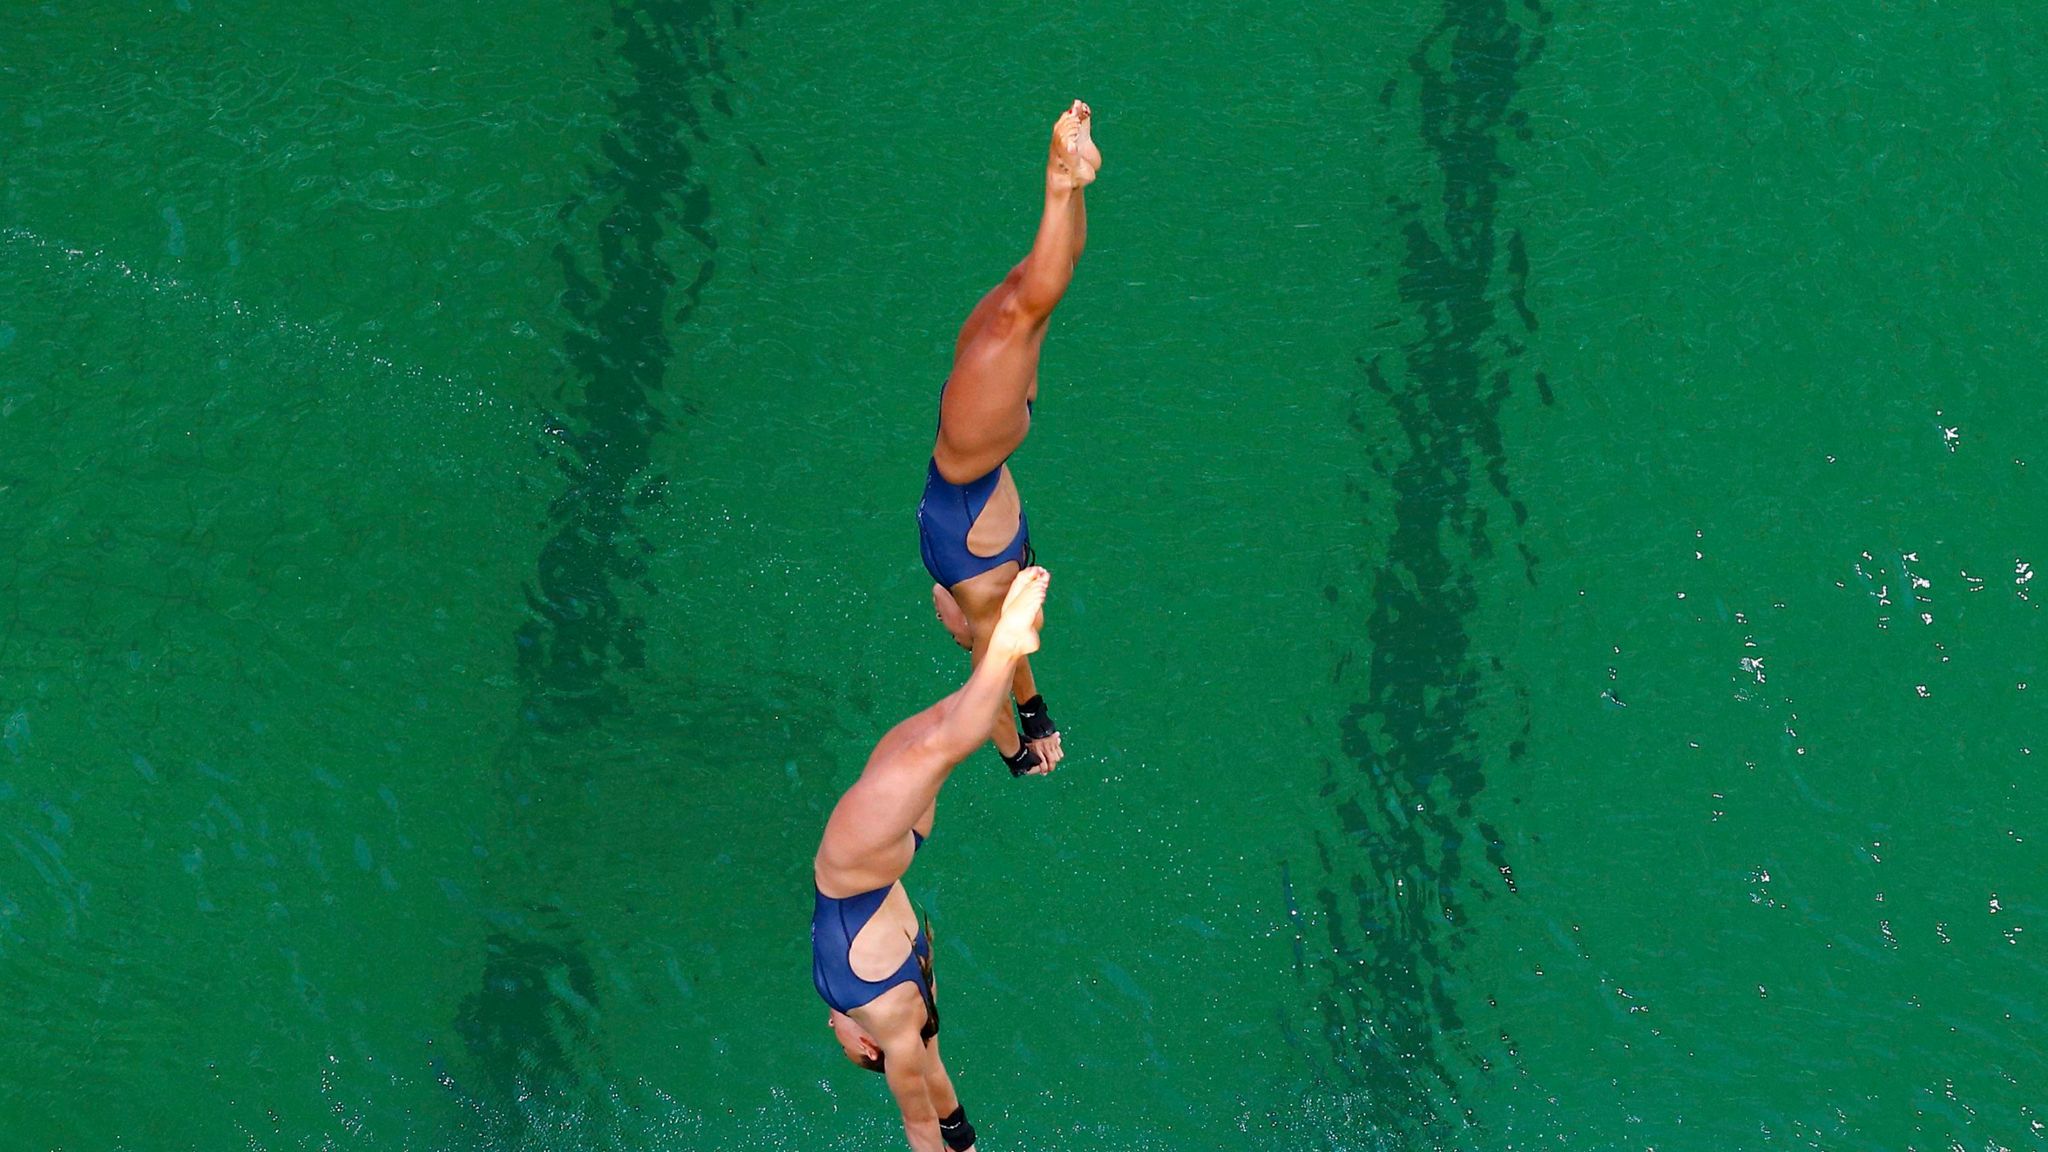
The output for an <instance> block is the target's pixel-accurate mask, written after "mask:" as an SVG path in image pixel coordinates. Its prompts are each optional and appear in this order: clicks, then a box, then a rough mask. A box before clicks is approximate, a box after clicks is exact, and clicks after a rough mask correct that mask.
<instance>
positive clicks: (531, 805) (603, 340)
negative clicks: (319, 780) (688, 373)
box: [451, 0, 743, 1148]
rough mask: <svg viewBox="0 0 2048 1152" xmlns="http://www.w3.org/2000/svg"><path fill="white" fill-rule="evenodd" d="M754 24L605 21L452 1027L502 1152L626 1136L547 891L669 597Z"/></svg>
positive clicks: (573, 946)
mask: <svg viewBox="0 0 2048 1152" xmlns="http://www.w3.org/2000/svg"><path fill="white" fill-rule="evenodd" d="M742 18H743V12H742V11H741V9H739V8H738V7H729V6H726V5H723V4H717V5H714V4H713V3H710V2H709V0H615V2H614V3H613V4H612V5H611V27H610V29H609V30H603V29H599V30H596V31H595V32H594V35H596V36H597V37H599V38H607V37H608V38H610V39H611V40H613V41H614V42H616V44H617V46H618V57H619V60H620V62H621V65H622V71H623V76H622V78H621V80H620V82H619V84H618V86H617V87H616V89H615V90H614V92H613V95H612V107H613V111H614V114H615V122H614V124H613V126H612V128H611V129H610V130H609V131H608V132H607V133H606V134H605V136H604V138H603V140H602V142H601V146H600V152H601V156H602V160H601V162H600V163H599V164H598V165H596V166H595V167H594V168H593V169H592V171H591V172H590V173H589V180H588V185H587V189H586V191H585V192H584V193H583V194H582V195H580V196H579V197H577V198H576V199H574V200H572V201H571V202H569V203H568V204H566V205H564V207H563V208H562V212H561V216H562V219H563V221H564V222H565V223H566V224H567V225H569V226H570V227H572V228H574V227H576V226H578V225H579V224H580V222H582V221H585V220H594V225H593V228H594V238H593V243H594V248H595V251H594V253H589V252H579V251H577V250H575V249H573V248H571V247H570V246H569V245H567V244H563V245H561V246H559V247H558V248H557V250H556V253H555V255H556V258H557V260H558V261H559V262H560V265H561V268H562V275H563V280H564V283H565V289H564V291H563V294H562V297H561V300H562V307H563V309H564V311H565V312H566V313H567V319H568V321H569V323H568V328H569V335H568V336H567V337H566V338H565V340H564V346H563V349H562V357H563V362H564V364H565V366H566V368H567V374H566V378H565V379H564V381H563V383H562V385H561V388H560V391H559V393H558V400H557V403H558V404H559V408H558V410H557V415H555V416H554V417H552V418H551V419H550V420H549V421H548V422H547V424H546V428H545V431H544V434H543V436H542V439H541V442H540V444H539V446H538V447H539V451H540V454H541V456H542V457H543V458H544V459H546V460H547V461H549V462H550V464H551V465H552V467H553V470H554V473H555V475H556V476H557V477H558V478H559V483H560V484H561V491H560V493H559V494H558V495H557V496H556V497H555V498H554V499H553V501H552V502H551V503H550V505H549V507H548V513H547V521H546V525H545V527H546V529H547V531H548V535H547V538H546V540H545V542H544V543H543V545H542V547H541V550H540V555H539V558H538V562H537V564H536V569H535V576H534V582H533V584H532V585H530V586H529V587H528V589H527V604H528V607H529V610H530V615H529V618H528V619H527V620H526V622H525V623H524V624H522V625H521V626H520V627H519V629H518V631H517V633H516V635H515V637H514V641H515V645H514V649H515V652H516V654H517V668H518V676H519V684H520V689H521V695H520V705H519V716H518V726H519V733H518V734H517V735H515V736H514V738H513V739H512V740H510V741H509V742H508V743H507V744H506V745H505V746H504V748H503V749H502V750H501V752H500V754H499V757H498V772H499V776H500V779H499V788H500V792H501V794H500V796H499V797H498V806H497V807H498V812H499V818H498V820H497V822H496V826H495V827H494V829H493V833H492V834H493V837H494V839H493V842H492V843H491V844H490V845H488V851H489V852H490V854H491V855H490V860H491V861H492V863H491V866H490V870H489V871H488V872H487V877H486V883H487V886H488V887H489V889H491V893H492V894H491V898H492V900H493V901H494V902H495V904H496V911H495V912H494V913H493V920H494V922H495V924H496V929H495V930H494V931H493V933H492V934H491V936H490V938H489V941H488V944H487V950H486V956H485V958H484V971H483V978H482V982H481V985H480V986H479V988H478V989H477V990H476V991H475V992H474V993H472V994H471V995H470V996H468V997H467V998H465V1000H464V1001H463V1003H462V1005H461V1008H460V1010H459V1014H458V1017H457V1020H456V1022H455V1027H456V1031H457V1033H458V1034H459V1035H460V1036H461V1037H462V1039H463V1041H464V1045H465V1047H466V1049H467V1050H468V1053H469V1056H470V1058H471V1062H472V1064H471V1067H472V1070H473V1071H472V1075H471V1079H470V1080H469V1081H467V1082H462V1083H455V1084H452V1085H451V1087H452V1089H453V1090H454V1091H455V1092H457V1093H458V1095H459V1096H460V1097H461V1098H463V1100H464V1101H465V1103H466V1106H467V1108H468V1110H469V1111H471V1112H473V1113H474V1114H476V1115H477V1116H478V1117H481V1118H482V1119H483V1126H482V1128H481V1129H479V1130H478V1132H477V1135H478V1136H479V1138H480V1139H481V1141H482V1142H483V1143H484V1144H485V1145H487V1146H490V1147H506V1146H514V1147H517V1146H522V1145H525V1144H528V1143H533V1142H538V1143H545V1144H546V1146H548V1147H551V1148H558V1147H596V1146H612V1145H614V1144H616V1142H617V1139H618V1137H619V1136H620V1133H619V1132H618V1131H616V1130H615V1129H616V1128H617V1127H618V1124H619V1109H618V1107H617V1104H616V1102H615V1101H614V1100H611V1099H610V1098H609V1097H608V1096H607V1093H609V1092H610V1090H611V1089H610V1083H609V1082H610V1077H609V1076H608V1075H607V1074H606V1071H605V1064H606V1053H605V1045H604V1040H603V1037H602V1035H601V1030H600V1021H601V1020H602V1019H603V1016H602V1011H601V1003H600V1001H601V997H600V994H599V987H600V981H599V980H598V979H597V977H596V974H595V973H594V971H593V966H592V964H591V962H590V960H589V959H588V957H587V956H586V955H585V952H584V948H583V945H582V944H581V942H580V941H579V938H578V936H577V934H576V932H575V931H574V929H573V928H572V921H573V919H574V915H573V911H572V910H565V909H561V908H558V907H556V906H554V901H555V895H556V894H555V893H552V892H550V891H547V890H546V885H547V884H549V883H553V882H558V880H552V879H550V878H551V877H555V878H558V877H561V876H563V875H571V874H573V873H574V872H575V871H576V869H575V867H574V864H575V862H576V861H577V859H578V858H579V857H581V856H582V855H583V851H582V849H581V848H580V847H579V842H580V840H581V838H582V832H583V830H582V829H581V828H579V827H578V826H577V822H576V819H575V814H576V813H578V812H580V811H581V809H580V808H579V807H578V806H577V805H576V804H574V803H567V802H564V801H565V799H566V798H568V797H570V796H572V795H573V794H574V792H575V790H576V787H577V785H578V782H579V781H580V780H582V779H583V778H584V776H585V775H586V774H587V773H589V772H591V771H595V769H593V768H591V767H590V765H591V764H592V763H593V761H594V760H595V759H596V756H595V753H594V750H595V749H597V748H598V747H599V745H601V743H602V740H603V736H602V733H603V729H604V725H605V724H606V722H607V721H610V720H613V719H615V718H618V717H621V716H623V715H625V714H626V713H627V712H628V710H629V703H630V701H629V688H630V686H631V683H632V680H631V677H632V675H633V674H634V673H635V672H636V671H637V670H639V669H641V668H642V667H643V665H644V662H645V641H644V637H643V631H644V628H645V618H644V616H643V615H642V614H641V612H639V611H638V610H637V609H636V607H635V601H636V600H639V601H642V602H644V601H645V599H647V598H651V597H654V596H657V595H658V590H657V589H656V588H655V587H654V585H653V584H652V583H651V581H650V580H649V579H648V564H647V557H648V555H649V554H650V553H651V552H652V551H653V550H654V545H653V543H652V542H651V541H650V540H649V538H648V536H647V534H646V532H645V531H644V530H643V529H642V528H641V527H640V526H639V521H640V520H642V519H644V518H645V516H646V515H647V514H648V512H649V510H650V509H652V508H654V507H655V506H657V505H659V504H660V503H661V502H662V500H663V498H664V484H665V478H664V477H662V476H660V475H658V474H655V473H654V471H653V467H652V466H653V461H654V458H655V452H654V448H655V442H656V440H657V438H658V437H660V436H661V435H662V433H663V432H664V430H666V429H667V427H668V426H669V415H668V410H669V408H671V407H673V406H675V403H676V402H675V401H674V400H673V399H672V398H671V397H672V396H673V393H674V390H675V388H676V385H677V381H676V380H675V376H676V368H677V366H678V365H677V363H676V360H677V355H676V348H675V345H674V343H673V342H672V340H671V338H670V337H671V333H672V332H674V331H676V330H678V329H679V328H683V327H684V326H686V325H687V324H688V322H689V320H690V318H691V314H692V313H693V312H694V311H695V309H696V307H697V304H698V301H699V298H700V296H701V294H702V292H703V291H704V289H705V287H706V285H708V284H709V283H710V281H711V278H712V276H713V274H714V271H715V268H716V264H715V261H714V254H715V252H716V248H717V244H716V241H715V238H714V237H713V236H712V234H711V233H710V231H709V230H708V228H707V222H708V221H709V219H710V215H711V189H710V187H709V185H708V184H707V183H706V180H705V176H704V172H703V169H702V167H701V165H700V164H699V162H698V159H697V156H696V149H698V148H699V147H700V146H702V145H703V144H705V143H707V142H708V140H709V137H708V135H707V131H706V129H707V115H706V113H705V111H704V109H706V108H712V109H717V110H718V111H720V112H728V109H727V105H726V103H725V100H724V97H723V92H722V88H723V86H724V85H725V83H726V80H725V77H724V74H723V71H724V67H725V53H726V51H727V49H725V48H724V47H723V45H724V43H725V41H726V39H727V38H729V37H730V35H731V34H732V33H733V32H734V31H736V30H737V28H738V27H739V25H740V23H741V20H742ZM728 114H729V112H728ZM565 1140H566V1143H565V1142H564V1141H565Z"/></svg>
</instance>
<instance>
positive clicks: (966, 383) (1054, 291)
mask: <svg viewBox="0 0 2048 1152" xmlns="http://www.w3.org/2000/svg"><path fill="white" fill-rule="evenodd" d="M1089 120H1090V113H1089V111H1088V106H1087V105H1085V104H1083V103H1081V102H1080V101H1079V100H1076V101H1074V105H1073V107H1071V108H1069V109H1068V110H1067V111H1066V112H1065V113H1063V114H1062V115H1061V116H1060V118H1059V122H1058V123H1057V124H1055V125H1054V126H1053V138H1052V146H1051V155H1050V157H1049V159H1048V160H1047V163H1046V181H1045V185H1046V186H1045V209H1044V212H1043V213H1042V214H1041V215H1040V217H1039V222H1038V235H1037V237H1036V238H1035V239H1034V240H1033V242H1032V245H1031V253H1030V255H1028V256H1026V257H1025V258H1024V261H1023V262H1022V263H1020V264H1018V265H1017V266H1016V267H1015V268H1013V269H1011V270H1010V274H1009V275H1008V276H1007V277H1005V278H1004V279H1003V282H1002V283H1001V284H999V285H997V286H996V287H995V288H994V289H992V290H990V292H989V293H988V294H987V295H986V296H983V297H982V298H981V301H980V302H979V303H977V304H976V305H975V306H974V311H973V312H972V313H970V314H969V315H968V317H967V322H966V323H965V324H963V325H962V326H961V329H960V337H959V339H958V340H957V341H956V342H955V344H954V355H953V373H952V375H951V376H950V377H949V378H948V380H947V383H946V394H945V399H944V401H943V402H942V403H941V405H940V410H939V438H938V444H937V445H936V447H935V449H934V451H933V453H932V458H933V459H934V460H935V461H936V462H937V463H938V466H939V472H940V474H941V475H943V476H945V477H946V478H947V479H948V480H951V481H953V482H954V483H965V482H967V481H968V480H971V479H973V478H975V477H977V476H985V475H987V474H988V473H989V472H990V471H992V470H993V469H994V468H995V467H996V466H997V465H999V464H1001V463H1002V462H1003V460H1004V459H1005V458H1006V457H1008V456H1009V455H1010V453H1012V452H1014V451H1016V449H1017V445H1018V444H1020V443H1022V442H1023V439H1024V433H1025V431H1026V429H1027V428H1028V427H1029V414H1028V412H1027V411H1026V409H1025V402H1026V401H1027V400H1029V399H1031V398H1032V396H1033V395H1034V393H1035V390H1036V388H1037V383H1038V352H1039V348H1040V346H1041V345H1042V344H1043V343H1044V341H1045V327H1046V321H1047V320H1048V319H1049V318H1050V317H1051V316H1052V310H1053V308H1054V307H1056V306H1057V305H1058V304H1059V302H1060V298H1061V297H1062V296H1064V295H1065V294H1066V291H1067V285H1069V284H1070V283H1072V282H1073V279H1074V263H1075V261H1077V260H1079V259H1080V257H1081V249H1082V247H1083V246H1084V245H1085V243H1086V241H1087V230H1088V229H1087V211H1086V207H1085V205H1083V203H1082V196H1083V193H1082V189H1083V188H1085V187H1086V186H1087V185H1088V183H1089V182H1090V181H1092V180H1094V179H1095V172H1096V168H1097V166H1098V165H1099V164H1100V163H1101V153H1100V152H1099V151H1097V150H1096V149H1095V145H1094V141H1093V140H1092V139H1091V138H1090V136H1089Z"/></svg>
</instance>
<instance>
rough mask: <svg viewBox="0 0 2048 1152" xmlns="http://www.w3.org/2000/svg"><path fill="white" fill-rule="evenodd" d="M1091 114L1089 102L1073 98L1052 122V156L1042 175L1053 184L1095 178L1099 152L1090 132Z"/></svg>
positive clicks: (1077, 184) (1079, 184) (1080, 184)
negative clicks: (1070, 104) (1071, 102)
mask: <svg viewBox="0 0 2048 1152" xmlns="http://www.w3.org/2000/svg"><path fill="white" fill-rule="evenodd" d="M1094 116H1095V114H1094V112H1093V111H1091V110H1090V109H1089V107H1088V105H1086V104H1083V103H1081V102H1080V101H1079V100H1076V101H1074V103H1073V106H1072V107H1070V108H1068V109H1067V110H1066V111H1065V112H1062V113H1060V118H1059V121H1058V122H1057V123H1055V124H1054V125H1053V126H1052V158H1051V159H1050V160H1049V161H1048V162H1047V164H1046V171H1045V178H1046V181H1047V182H1048V183H1050V184H1051V185H1052V186H1053V187H1055V188H1061V189H1068V190H1071V189H1075V188H1085V187H1087V186H1088V185H1090V184H1092V183H1094V182H1095V173H1096V171H1097V170H1099V169H1100V168H1101V167H1102V152H1101V150H1100V149H1098V148H1096V147H1095V140H1094V137H1093V136H1092V135H1090V123H1091V121H1092V120H1093V119H1094Z"/></svg>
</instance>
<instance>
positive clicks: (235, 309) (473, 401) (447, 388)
mask: <svg viewBox="0 0 2048 1152" xmlns="http://www.w3.org/2000/svg"><path fill="white" fill-rule="evenodd" d="M164 219H165V222H166V223H167V224H169V225H170V226H171V227H172V229H173V232H172V239H173V241H175V247H176V248H178V249H182V248H183V242H184V237H183V232H184V227H183V224H182V223H181V222H179V221H178V219H177V212H176V210H175V209H172V208H165V209H164ZM0 240H4V241H5V243H6V244H7V245H8V246H10V247H19V248H25V249H28V250H31V251H34V252H37V253H39V254H41V255H42V257H43V258H44V264H43V266H44V268H46V269H48V270H50V271H53V272H56V271H64V272H67V273H70V274H72V275H83V276H96V277H101V278H107V279H113V280H117V281H119V282H121V283H125V284H130V285H133V286H134V287H135V288H137V289H140V290H142V291H145V292H147V293H149V294H150V295H152V296H155V297H158V298H160V299H165V300H170V301H174V302H176V303H179V304H183V305H186V306H188V307H191V308H194V309H197V310H200V311H204V312H206V313H208V314H210V315H211V316H213V317H214V319H216V320H218V321H233V322H240V323H244V324H248V325H251V326H254V327H259V328H263V329H266V330H268V331H271V332H275V333H278V334H281V335H284V336H287V337H290V338H292V339H293V340H294V341H296V342H298V343H300V344H303V345H305V346H307V347H309V348H311V349H313V350H314V351H316V352H319V353H321V354H323V355H327V356H330V357H333V358H334V359H335V360H337V361H340V362H341V363H343V364H347V365H350V366H353V367H369V368H374V369H376V370H378V371H380V372H383V373H388V374H391V375H395V376H401V377H403V378H405V379H407V380H415V381H421V382H429V383H432V384H435V385H438V386H439V394H440V395H442V396H444V397H446V398H448V399H450V400H454V401H456V402H458V403H461V404H462V405H463V406H464V407H466V408H470V409H478V408H496V407H502V406H503V402H502V401H500V400H499V399H498V398H497V397H494V396H492V395H490V394H488V393H486V392H485V391H483V390H482V389H481V388H478V387H477V386H476V384H475V383H474V382H473V381H463V380H457V379H455V378H454V377H451V376H447V375H444V374H442V373H438V372H431V371H429V370H427V369H425V368H422V367H420V366H418V365H416V364H401V363H399V362H398V361H397V360H395V359H393V358H391V357H389V356H385V355H382V354H381V353H379V352H377V351H375V350H374V349H371V348H367V347H364V346H363V345H361V344H359V343H355V342H352V341H348V340H343V339H341V338H339V337H337V336H335V335H333V334H332V333H330V332H325V331H322V330H321V329H319V328H315V327H314V326H312V325H311V324H307V323H304V322H302V321H298V320H293V319H291V318H289V317H286V316H280V315H278V314H277V313H276V311H275V310H274V309H268V308H263V307H261V306H258V305H252V304H247V303H245V302H243V301H241V300H237V299H228V300H217V299H215V298H213V297H211V296H209V295H207V294H206V293H204V292H202V291H200V290H199V289H197V288H195V287H193V286H192V285H191V284H188V283H186V282H185V281H183V280H180V279H178V278H177V277H175V276H158V275H155V274H153V273H150V272H145V271H143V270H142V269H140V268H137V267H135V266H134V265H133V264H130V263H128V262H127V261H126V260H123V259H121V258H120V257H118V256H114V255H111V254H109V253H108V252H106V251H105V250H103V249H87V248H81V247H76V246H73V245H70V244H64V243H60V242H58V241H56V240H52V239H50V238H49V237H46V236H43V235H40V234H38V233H36V232H32V231H30V230H29V229H27V228H21V227H8V228H4V229H0ZM7 332H8V334H9V337H10V342H11V336H12V333H13V329H12V328H9V329H7Z"/></svg>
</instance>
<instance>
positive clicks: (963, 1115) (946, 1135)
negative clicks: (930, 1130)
mask: <svg viewBox="0 0 2048 1152" xmlns="http://www.w3.org/2000/svg"><path fill="white" fill-rule="evenodd" d="M939 1136H940V1137H941V1138H943V1139H944V1140H945V1141H946V1147H948V1148H951V1149H952V1150H953V1152H967V1150H968V1149H969V1148H972V1147H974V1125H972V1124H969V1123H968V1122H967V1105H965V1104H962V1105H961V1106H960V1107H958V1108H955V1109H953V1114H952V1115H951V1116H947V1117H943V1118H942V1119H940V1121H939Z"/></svg>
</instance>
